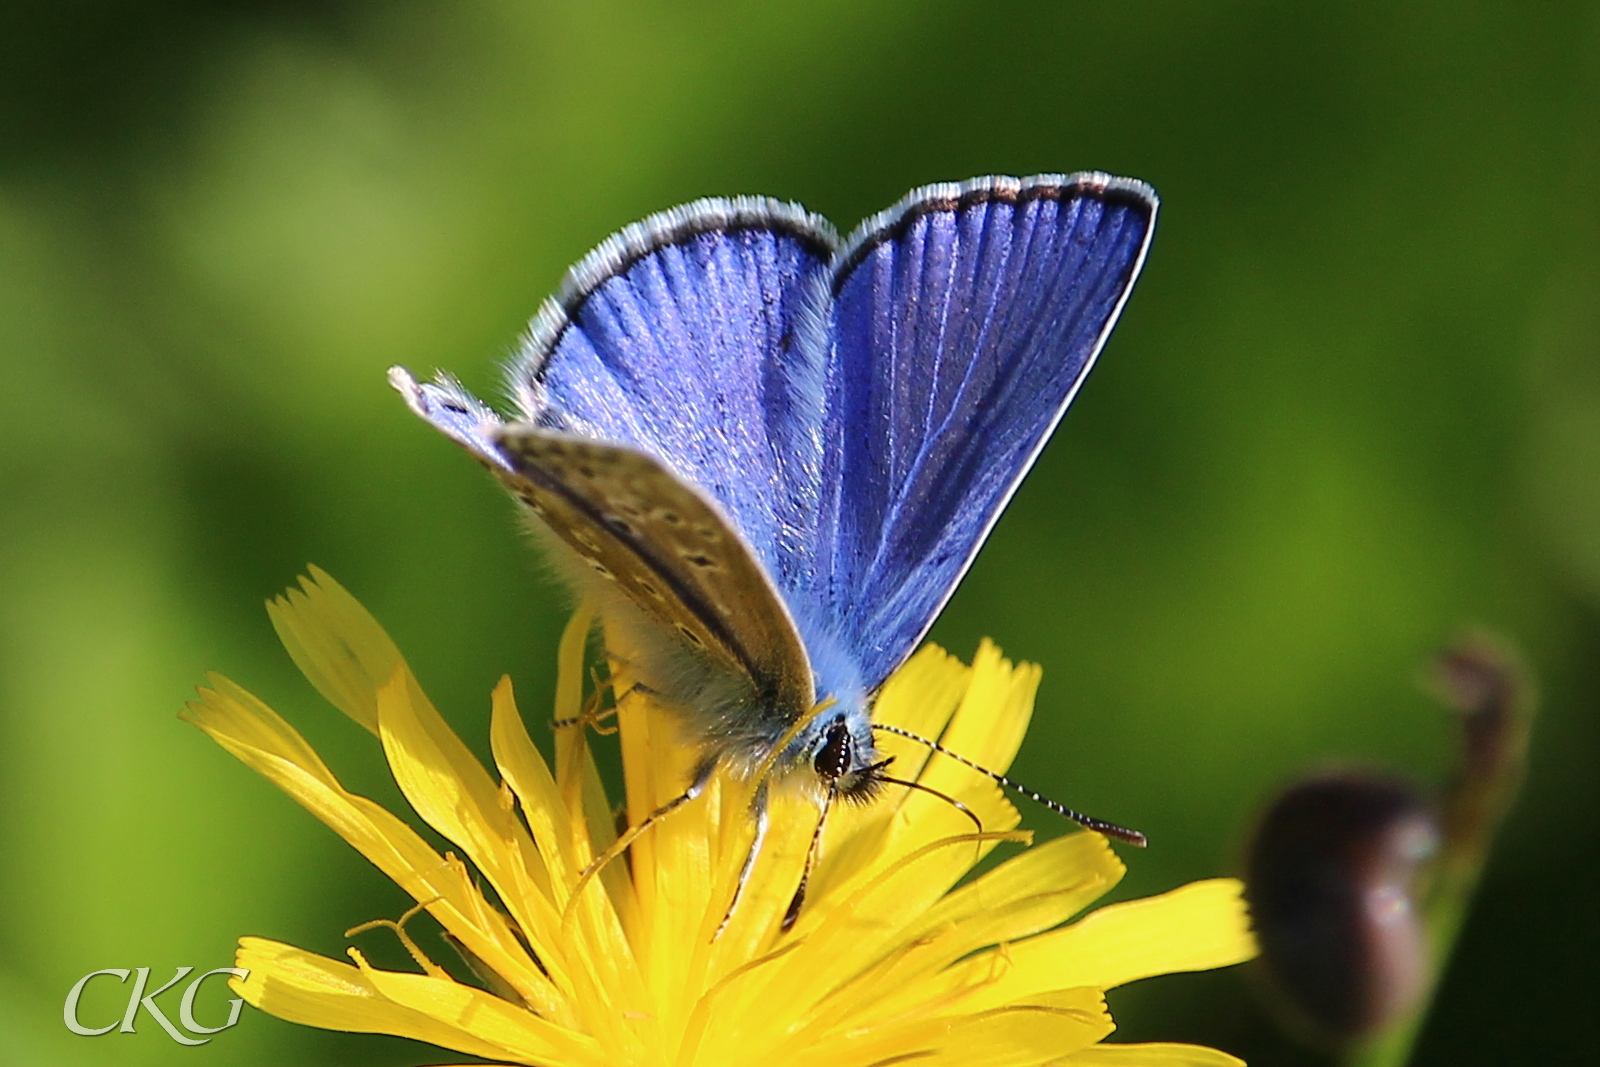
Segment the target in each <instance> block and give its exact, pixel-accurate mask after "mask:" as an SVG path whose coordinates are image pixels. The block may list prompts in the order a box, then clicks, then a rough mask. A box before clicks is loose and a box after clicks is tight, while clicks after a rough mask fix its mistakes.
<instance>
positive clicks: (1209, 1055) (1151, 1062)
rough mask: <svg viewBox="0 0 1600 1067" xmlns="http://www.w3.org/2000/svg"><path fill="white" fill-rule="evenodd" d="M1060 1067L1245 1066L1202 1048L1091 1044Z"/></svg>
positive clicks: (1171, 1045)
mask: <svg viewBox="0 0 1600 1067" xmlns="http://www.w3.org/2000/svg"><path fill="white" fill-rule="evenodd" d="M1057 1065H1059V1067H1245V1063H1244V1061H1243V1060H1241V1059H1239V1058H1238V1057H1237V1056H1230V1055H1228V1054H1227V1053H1226V1052H1218V1051H1217V1050H1216V1049H1214V1048H1206V1047H1205V1046H1203V1045H1177V1044H1165V1043H1159V1042H1155V1043H1151V1044H1148V1045H1091V1046H1089V1047H1088V1048H1086V1049H1083V1050H1081V1051H1079V1052H1074V1053H1073V1054H1072V1055H1070V1056H1068V1057H1066V1058H1065V1059H1062V1060H1058V1061H1057Z"/></svg>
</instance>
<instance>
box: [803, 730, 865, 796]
mask: <svg viewBox="0 0 1600 1067" xmlns="http://www.w3.org/2000/svg"><path fill="white" fill-rule="evenodd" d="M854 755H855V742H854V741H852V740H851V737H850V730H849V728H848V727H846V726H845V724H844V720H843V719H835V720H833V722H832V723H830V724H829V726H828V731H827V733H825V734H823V735H822V745H821V747H819V748H818V749H817V754H816V755H815V756H813V757H812V758H811V767H812V769H813V770H815V771H816V772H817V777H819V778H821V779H822V780H823V781H826V782H836V781H838V780H839V779H840V778H842V777H844V775H845V772H847V771H848V770H850V764H851V761H852V758H853V756H854Z"/></svg>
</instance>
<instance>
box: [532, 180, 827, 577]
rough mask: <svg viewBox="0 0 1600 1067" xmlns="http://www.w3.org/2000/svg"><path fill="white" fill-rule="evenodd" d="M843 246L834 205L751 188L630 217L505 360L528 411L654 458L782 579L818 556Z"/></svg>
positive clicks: (538, 419) (536, 418)
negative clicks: (829, 318) (833, 221)
mask: <svg viewBox="0 0 1600 1067" xmlns="http://www.w3.org/2000/svg"><path fill="white" fill-rule="evenodd" d="M836 246H837V239H836V236H835V234H834V232H833V229H832V227H831V226H830V225H829V224H828V222H827V220H825V219H822V218H819V217H817V216H814V215H810V214H807V213H806V212H805V211H804V210H803V209H801V208H799V207H797V206H795V205H792V204H784V203H781V202H778V201H774V200H766V199H759V198H750V197H742V198H738V199H734V200H704V201H699V202H697V203H694V204H689V205H687V206H685V207H682V208H677V209H675V210H672V211H668V212H664V213H662V214H660V215H656V216H653V217H651V218H649V219H646V220H645V221H643V222H641V223H637V224H635V225H633V226H629V227H628V228H627V229H625V230H623V231H621V232H620V233H618V234H617V235H616V236H614V237H612V238H611V239H609V240H608V241H606V242H605V243H604V244H602V245H601V246H600V247H599V248H597V249H595V251H594V252H592V253H590V254H589V255H588V256H587V257H585V258H584V259H583V260H582V261H581V262H580V263H578V265H577V266H575V267H574V268H573V269H572V271H571V272H570V273H569V274H568V276H567V279H566V282H565V283H564V284H563V286H562V288H561V291H560V292H559V293H558V294H557V295H556V296H555V297H554V298H553V299H552V300H550V301H549V302H547V303H546V305H545V306H544V307H543V308H542V309H541V310H540V312H539V315H538V317H537V318H536V319H535V320H534V324H533V327H532V329H531V330H530V333H529V336H528V338H527V340H526V341H525V342H524V344H523V346H522V350H521V353H520V354H519V357H518V359H517V361H516V362H515V363H514V364H513V366H512V368H511V386H512V390H513V392H514V394H515V396H516V398H517V401H518V404H519V406H520V407H521V409H522V415H523V417H524V418H525V419H526V420H527V421H529V422H531V423H533V424H534V425H536V426H540V427H544V428H548V429H555V430H560V431H564V432H567V433H576V434H581V435H584V436H590V437H595V438H599V439H602V440H607V441H614V442H618V443H621V444H626V445H631V446H633V447H635V448H638V449H641V450H642V451H645V452H647V453H650V454H652V455H654V456H657V457H659V458H660V459H662V460H663V461H664V462H665V463H666V465H667V466H668V468H669V469H670V470H672V471H673V472H674V473H675V474H677V475H678V476H679V477H681V478H682V479H684V480H685V481H687V482H689V483H691V484H693V485H696V486H698V487H700V488H701V489H702V490H704V491H705V492H707V493H709V494H710V495H711V497H712V498H713V499H715V500H716V501H717V503H718V504H719V505H721V506H722V508H723V509H724V510H725V511H726V512H727V513H728V515H729V516H730V518H731V519H732V520H733V521H734V523H735V524H736V525H737V527H738V528H739V530H740V532H741V533H743V534H744V536H745V538H746V540H747V541H748V542H749V544H750V545H751V546H752V548H753V549H754V550H755V551H756V553H757V555H758V556H759V558H760V559H761V562H762V563H763V564H764V565H765V566H766V567H767V568H768V569H769V571H771V572H772V575H773V578H774V580H775V581H777V583H778V584H779V586H780V587H783V586H788V585H791V584H792V582H791V581H790V580H791V579H793V578H794V577H795V576H796V575H799V574H809V573H810V572H811V569H812V568H811V563H810V554H811V552H812V549H813V547H814V538H813V537H812V536H811V532H810V531H811V528H812V526H813V520H814V516H815V513H816V493H817V484H818V477H819V468H820V446H821V441H820V438H819V436H818V434H817V433H816V428H817V426H818V425H819V424H820V421H821V405H822V377H821V376H822V373H823V370H824V359H823V346H822V344H821V338H822V335H823V334H824V332H825V330H826V302H827V293H828V268H829V263H830V261H831V259H832V257H833V255H834V252H835V250H836Z"/></svg>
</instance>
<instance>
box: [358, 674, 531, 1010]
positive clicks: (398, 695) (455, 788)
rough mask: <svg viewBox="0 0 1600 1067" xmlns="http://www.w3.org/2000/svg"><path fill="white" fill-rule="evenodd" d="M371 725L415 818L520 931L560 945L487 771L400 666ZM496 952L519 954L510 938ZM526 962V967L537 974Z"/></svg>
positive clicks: (522, 844) (527, 844)
mask: <svg viewBox="0 0 1600 1067" xmlns="http://www.w3.org/2000/svg"><path fill="white" fill-rule="evenodd" d="M378 727H379V734H380V736H381V737H382V739H383V748H384V752H385V754H386V755H387V756H388V757H389V767H390V769H391V770H392V771H393V772H394V778H395V782H396V783H397V784H398V785H399V786H400V791H401V792H402V793H404V794H405V797H406V799H407V800H409V801H410V802H411V806H412V807H413V808H415V809H416V812H417V814H418V815H420V816H422V818H423V819H424V820H426V821H427V823H428V825H430V826H432V827H433V828H434V829H435V830H437V831H439V833H441V834H443V835H444V836H445V837H446V838H447V839H449V840H450V841H452V842H454V843H455V844H456V845H457V846H459V847H460V848H461V849H462V850H463V851H464V852H466V854H467V857H468V858H469V859H471V860H472V862H473V863H474V864H475V865H476V866H477V868H478V870H479V871H480V872H482V874H483V875H484V877H486V878H487V879H488V880H489V883H490V885H492V886H493V887H494V889H495V892H496V893H497V894H498V895H499V897H500V899H501V900H502V901H503V902H504V903H505V904H506V906H507V907H508V908H510V910H511V913H512V915H513V916H514V917H515V918H516V920H517V922H518V924H520V925H521V926H522V928H523V930H524V931H525V932H527V933H528V934H529V935H530V936H535V937H536V938H537V939H538V940H539V941H542V942H543V943H544V944H546V945H555V944H559V943H560V924H561V918H560V912H559V911H558V910H557V909H556V907H555V904H554V903H553V902H552V900H551V899H550V880H549V875H548V873H547V872H546V871H545V868H544V861H543V859H542V858H541V857H540V856H539V853H538V850H537V849H535V848H534V846H533V841H532V840H531V839H530V838H529V837H528V834H527V831H526V830H524V829H523V827H522V825H521V824H520V823H519V822H518V821H517V818H516V815H515V814H514V813H513V812H512V811H511V809H510V807H509V806H508V805H506V804H503V803H502V802H501V795H500V791H499V790H498V789H497V788H496V786H495V784H494V782H493V780H492V779H490V777H489V775H488V772H486V771H485V770H484V769H483V766H482V764H480V763H479V762H478V760H477V758H476V757H475V756H473V755H472V753H471V752H470V751H468V749H467V746H466V745H464V744H462V743H461V739H460V738H458V737H457V736H456V735H455V732H454V731H453V730H451V729H450V727H449V726H448V725H447V724H446V723H445V721H444V719H443V718H442V717H441V716H440V715H439V712H438V711H437V710H436V709H435V708H434V706H433V704H432V703H431V702H430V701H429V700H428V698H427V696H426V695H425V694H424V693H423V692H422V690H421V688H420V687H419V686H418V685H417V681H416V679H415V678H414V677H412V675H411V672H410V671H408V670H406V669H405V667H404V665H402V666H400V667H398V668H396V670H395V674H394V677H393V678H391V679H389V680H388V681H387V682H386V683H385V684H384V685H383V686H382V687H381V688H380V689H379V691H378ZM501 948H502V949H503V950H504V952H505V953H506V954H507V955H508V956H511V957H516V956H521V955H523V952H522V950H521V948H520V946H519V945H518V944H517V943H516V942H515V941H514V940H513V941H512V942H511V943H510V944H506V945H502V946H501ZM532 963H533V961H532V960H528V961H527V968H528V970H530V971H533V972H534V974H537V973H538V972H537V970H536V969H535V968H533V966H532ZM539 977H540V978H542V977H543V976H542V975H540V976H539ZM558 977H559V976H558ZM529 980H530V981H537V979H535V978H534V977H533V976H532V975H530V976H529ZM540 1006H541V1007H542V1008H548V1007H549V1006H550V1005H549V1004H548V1003H545V1002H541V1004H540Z"/></svg>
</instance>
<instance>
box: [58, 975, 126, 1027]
mask: <svg viewBox="0 0 1600 1067" xmlns="http://www.w3.org/2000/svg"><path fill="white" fill-rule="evenodd" d="M130 973H132V972H130V971H129V970H128V968H126V967H107V968H106V969H105V970H103V971H94V972H91V973H89V974H86V975H84V976H83V977H82V978H80V979H78V981H77V984H75V985H74V986H73V987H72V991H71V992H70V993H68V994H67V1002H66V1003H65V1004H64V1005H62V1007H61V1017H62V1019H63V1021H65V1022H66V1024H67V1029H68V1030H71V1031H72V1032H73V1033H75V1034H80V1035H82V1036H83V1037H99V1036H100V1035H101V1034H109V1033H110V1032H111V1031H113V1030H115V1029H116V1028H117V1024H116V1022H115V1021H113V1022H111V1023H109V1024H108V1025H106V1026H102V1027H100V1028H99V1029H98V1030H91V1029H90V1028H89V1027H87V1026H85V1025H83V1024H82V1023H80V1022H79V1021H78V1000H79V998H81V997H82V996H83V990H84V987H85V986H87V985H88V984H89V979H91V978H94V977H96V976H98V975H102V974H114V975H116V976H117V981H119V982H126V981H127V980H128V975H129V974H130Z"/></svg>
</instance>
